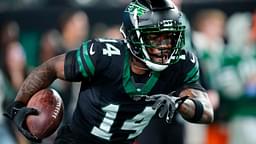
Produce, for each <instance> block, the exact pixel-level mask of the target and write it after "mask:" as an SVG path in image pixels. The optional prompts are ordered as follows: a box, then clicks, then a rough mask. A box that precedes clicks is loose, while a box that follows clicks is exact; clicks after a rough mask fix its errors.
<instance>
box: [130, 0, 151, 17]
mask: <svg viewBox="0 0 256 144" xmlns="http://www.w3.org/2000/svg"><path fill="white" fill-rule="evenodd" d="M136 9H137V15H138V16H142V15H143V14H144V13H145V12H146V11H149V9H148V8H147V7H145V6H144V5H142V4H140V3H138V2H137V1H135V2H131V3H130V4H129V5H128V7H127V10H126V12H129V13H130V14H134V11H135V10H136Z"/></svg>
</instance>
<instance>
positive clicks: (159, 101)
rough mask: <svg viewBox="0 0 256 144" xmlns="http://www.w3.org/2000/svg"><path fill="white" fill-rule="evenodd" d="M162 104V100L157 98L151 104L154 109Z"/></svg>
mask: <svg viewBox="0 0 256 144" xmlns="http://www.w3.org/2000/svg"><path fill="white" fill-rule="evenodd" d="M162 104H163V100H161V99H158V100H157V101H156V102H155V103H154V104H153V105H152V108H153V109H154V110H155V109H159V107H160V106H161V105H162Z"/></svg>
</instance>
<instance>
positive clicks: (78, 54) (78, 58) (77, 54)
mask: <svg viewBox="0 0 256 144" xmlns="http://www.w3.org/2000/svg"><path fill="white" fill-rule="evenodd" d="M80 50H81V49H79V50H78V51H77V53H76V58H77V62H78V65H79V71H80V72H81V73H82V75H83V76H84V77H88V74H87V72H86V71H85V69H84V65H83V62H82V59H81V56H80V55H81V52H80Z"/></svg>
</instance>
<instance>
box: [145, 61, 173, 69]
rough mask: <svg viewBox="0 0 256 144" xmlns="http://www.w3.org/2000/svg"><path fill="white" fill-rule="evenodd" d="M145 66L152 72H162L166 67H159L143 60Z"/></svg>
mask: <svg viewBox="0 0 256 144" xmlns="http://www.w3.org/2000/svg"><path fill="white" fill-rule="evenodd" d="M144 62H145V64H146V65H147V67H148V68H150V69H152V70H153V71H163V70H164V69H166V68H167V67H168V65H160V64H156V63H153V62H151V61H148V60H145V61H144Z"/></svg>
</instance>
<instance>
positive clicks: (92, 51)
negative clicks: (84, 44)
mask: <svg viewBox="0 0 256 144" xmlns="http://www.w3.org/2000/svg"><path fill="white" fill-rule="evenodd" d="M89 53H90V55H94V54H95V51H94V50H93V44H92V45H91V47H90V52H89Z"/></svg>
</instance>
